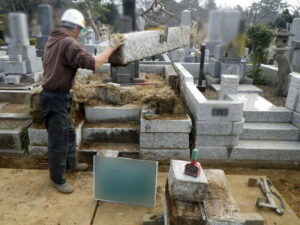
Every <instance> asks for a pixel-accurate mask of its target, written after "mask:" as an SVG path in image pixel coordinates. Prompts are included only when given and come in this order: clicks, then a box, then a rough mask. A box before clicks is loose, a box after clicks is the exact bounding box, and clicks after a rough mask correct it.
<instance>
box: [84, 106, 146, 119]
mask: <svg viewBox="0 0 300 225" xmlns="http://www.w3.org/2000/svg"><path fill="white" fill-rule="evenodd" d="M140 116H141V109H140V108H138V107H136V106H130V105H124V106H120V107H110V106H97V107H88V106H86V107H85V119H86V121H87V122H89V123H97V122H135V121H140Z"/></svg>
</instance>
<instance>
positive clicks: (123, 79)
mask: <svg viewBox="0 0 300 225" xmlns="http://www.w3.org/2000/svg"><path fill="white" fill-rule="evenodd" d="M130 81H131V79H130V74H118V75H117V82H118V83H120V84H124V83H127V84H128V83H130Z"/></svg>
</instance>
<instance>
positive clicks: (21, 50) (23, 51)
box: [7, 45, 36, 60]
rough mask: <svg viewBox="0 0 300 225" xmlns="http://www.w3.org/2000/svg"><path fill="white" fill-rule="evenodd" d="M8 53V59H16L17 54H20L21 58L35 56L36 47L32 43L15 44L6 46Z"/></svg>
mask: <svg viewBox="0 0 300 225" xmlns="http://www.w3.org/2000/svg"><path fill="white" fill-rule="evenodd" d="M7 53H8V55H9V59H10V60H18V55H21V56H22V59H23V60H27V59H31V58H35V57H36V49H35V46H34V45H28V46H23V45H17V46H9V47H8V52H7Z"/></svg>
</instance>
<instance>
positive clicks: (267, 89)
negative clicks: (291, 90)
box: [257, 85, 286, 106]
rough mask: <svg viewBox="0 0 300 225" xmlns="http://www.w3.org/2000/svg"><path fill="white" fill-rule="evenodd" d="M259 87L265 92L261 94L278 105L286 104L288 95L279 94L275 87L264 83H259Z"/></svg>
mask: <svg viewBox="0 0 300 225" xmlns="http://www.w3.org/2000/svg"><path fill="white" fill-rule="evenodd" d="M257 87H258V88H260V89H262V90H263V92H262V93H260V94H259V95H260V96H262V97H263V98H265V99H267V100H268V101H269V102H271V103H272V104H274V105H276V106H285V101H286V97H284V96H277V95H276V88H275V87H273V86H263V85H257Z"/></svg>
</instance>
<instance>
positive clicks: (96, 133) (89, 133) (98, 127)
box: [82, 123, 140, 143]
mask: <svg viewBox="0 0 300 225" xmlns="http://www.w3.org/2000/svg"><path fill="white" fill-rule="evenodd" d="M139 130H140V126H139V125H138V124H137V123H85V124H84V126H83V128H82V138H83V142H84V143H87V142H91V143H100V142H118V143H139Z"/></svg>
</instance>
